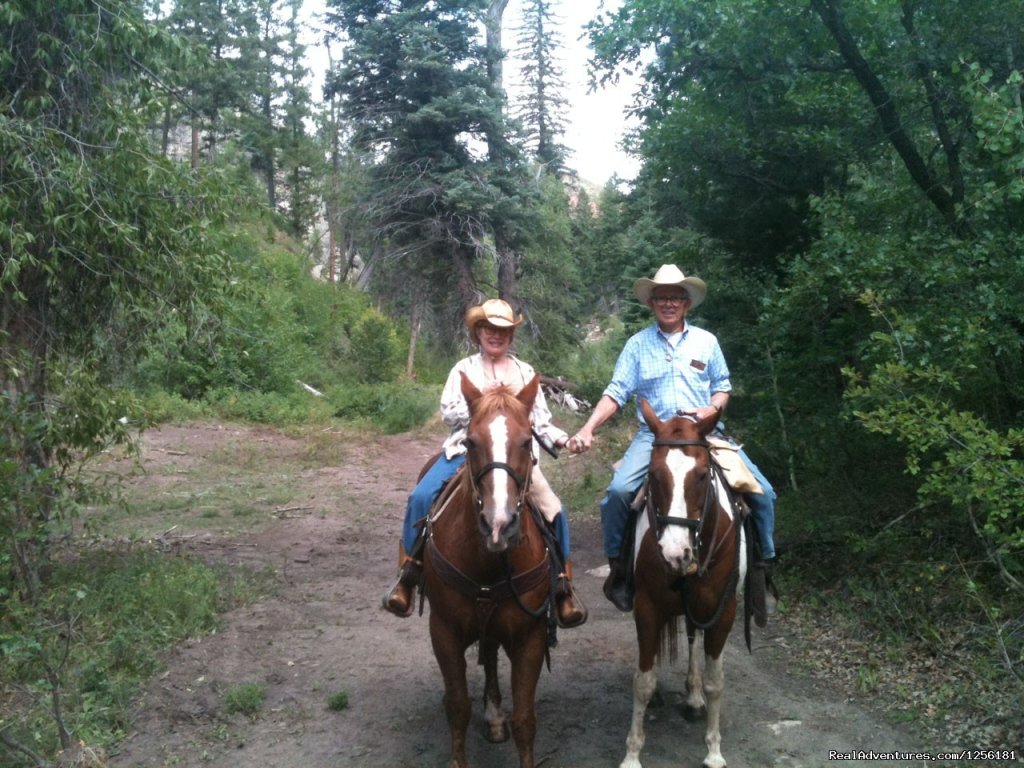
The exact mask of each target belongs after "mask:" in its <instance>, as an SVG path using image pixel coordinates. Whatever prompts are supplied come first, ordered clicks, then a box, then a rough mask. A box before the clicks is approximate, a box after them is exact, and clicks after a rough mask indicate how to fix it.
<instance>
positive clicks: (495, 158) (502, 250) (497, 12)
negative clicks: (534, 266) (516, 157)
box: [485, 0, 519, 309]
mask: <svg viewBox="0 0 1024 768" xmlns="http://www.w3.org/2000/svg"><path fill="white" fill-rule="evenodd" d="M507 6H508V0H491V4H490V5H489V6H488V8H487V19H486V22H485V24H486V27H487V75H488V77H489V79H490V81H491V86H492V87H493V88H494V92H495V93H500V94H502V95H504V90H505V85H504V65H503V61H502V60H503V59H504V56H505V51H504V49H503V48H502V46H501V29H502V17H503V15H504V13H505V8H506V7H507ZM487 148H488V155H489V157H490V159H491V161H492V162H496V163H500V162H501V160H502V158H501V155H502V149H501V143H500V141H499V137H497V136H491V135H488V137H487ZM494 246H495V251H496V252H497V259H498V296H499V297H501V298H503V299H505V301H507V302H508V303H509V304H511V305H512V307H513V308H515V309H518V308H519V255H518V254H517V253H516V252H515V248H514V247H513V245H512V243H511V242H510V238H509V236H508V234H507V233H506V232H505V231H504V228H503V227H502V226H501V222H497V223H496V225H495V228H494Z"/></svg>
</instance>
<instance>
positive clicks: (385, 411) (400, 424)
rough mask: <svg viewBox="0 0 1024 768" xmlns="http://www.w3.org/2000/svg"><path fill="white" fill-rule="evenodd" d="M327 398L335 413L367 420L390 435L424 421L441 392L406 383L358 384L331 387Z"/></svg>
mask: <svg viewBox="0 0 1024 768" xmlns="http://www.w3.org/2000/svg"><path fill="white" fill-rule="evenodd" d="M327 399H328V401H329V402H330V403H331V405H332V406H333V415H334V416H336V417H338V418H342V419H350V420H357V421H366V422H370V423H372V424H374V425H375V426H377V427H378V428H379V429H380V430H381V431H382V432H384V433H385V434H389V435H393V434H397V433H399V432H405V431H407V430H409V429H413V428H414V427H418V426H420V425H422V424H425V423H426V422H427V420H428V419H430V417H431V416H433V415H434V414H435V413H437V409H438V405H437V404H438V401H439V399H440V394H439V392H438V391H437V389H436V388H435V387H423V386H419V385H415V384H408V383H405V384H382V385H378V386H370V385H368V384H358V385H351V386H338V387H333V388H332V389H331V390H330V391H329V392H328V393H327Z"/></svg>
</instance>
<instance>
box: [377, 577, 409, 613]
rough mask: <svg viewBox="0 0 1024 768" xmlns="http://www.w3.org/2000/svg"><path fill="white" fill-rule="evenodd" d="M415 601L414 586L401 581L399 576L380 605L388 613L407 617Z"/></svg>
mask: <svg viewBox="0 0 1024 768" xmlns="http://www.w3.org/2000/svg"><path fill="white" fill-rule="evenodd" d="M415 602H416V592H415V587H412V586H409V585H407V584H404V583H402V579H401V577H399V579H398V582H397V583H396V584H395V586H393V587H392V588H391V589H390V590H389V591H388V593H387V594H386V595H384V600H383V602H382V603H381V607H382V608H383V609H384V610H385V611H387V612H388V613H393V614H394V615H395V616H398V617H399V618H401V619H407V618H409V617H410V616H412V611H413V608H414V607H415Z"/></svg>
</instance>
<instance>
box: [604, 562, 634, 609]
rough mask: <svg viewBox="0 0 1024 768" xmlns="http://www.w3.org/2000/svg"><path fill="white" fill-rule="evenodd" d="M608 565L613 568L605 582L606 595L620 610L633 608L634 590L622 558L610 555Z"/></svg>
mask: <svg viewBox="0 0 1024 768" xmlns="http://www.w3.org/2000/svg"><path fill="white" fill-rule="evenodd" d="M608 566H609V568H610V569H611V570H610V571H609V572H608V578H607V579H605V582H604V596H605V597H607V598H608V599H609V600H611V601H612V604H613V605H614V606H615V607H616V608H618V609H619V610H620V611H631V610H633V590H632V589H630V585H629V577H628V574H627V573H626V566H625V565H624V564H623V562H622V558H620V557H609V558H608Z"/></svg>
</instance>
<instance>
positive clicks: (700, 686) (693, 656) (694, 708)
mask: <svg viewBox="0 0 1024 768" xmlns="http://www.w3.org/2000/svg"><path fill="white" fill-rule="evenodd" d="M687 644H688V646H689V650H688V654H687V667H686V703H685V704H683V717H684V718H685V719H686V720H688V721H690V722H691V723H692V722H694V721H696V720H700V719H701V718H702V717H704V715H706V714H707V706H706V703H705V699H704V680H703V674H702V670H701V663H702V661H703V659H702V658H701V657H702V656H703V655H704V653H703V646H704V633H703V632H701V631H700V630H699V629H698V630H694V631H693V633H692V634H691V635H690V636H689V638H688V643H687Z"/></svg>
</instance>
